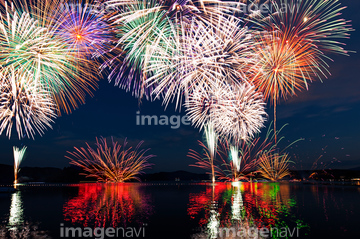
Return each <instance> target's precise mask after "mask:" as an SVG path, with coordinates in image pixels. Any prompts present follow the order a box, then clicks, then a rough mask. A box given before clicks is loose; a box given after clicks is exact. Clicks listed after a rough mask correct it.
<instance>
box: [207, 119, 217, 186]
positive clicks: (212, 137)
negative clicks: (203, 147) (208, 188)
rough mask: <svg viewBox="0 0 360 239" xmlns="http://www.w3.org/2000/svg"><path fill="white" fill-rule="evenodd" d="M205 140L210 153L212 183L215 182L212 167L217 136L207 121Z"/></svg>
mask: <svg viewBox="0 0 360 239" xmlns="http://www.w3.org/2000/svg"><path fill="white" fill-rule="evenodd" d="M204 135H205V142H206V144H207V148H208V149H209V153H210V155H209V156H210V158H209V161H210V164H211V176H212V183H215V169H214V160H215V156H216V151H217V144H218V136H217V134H216V132H215V129H214V126H213V125H212V124H211V123H208V124H207V126H206V127H205V132H204Z"/></svg>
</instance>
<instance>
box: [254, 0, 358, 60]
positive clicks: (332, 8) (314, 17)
mask: <svg viewBox="0 0 360 239" xmlns="http://www.w3.org/2000/svg"><path fill="white" fill-rule="evenodd" d="M272 7H273V12H275V13H274V14H270V15H269V16H268V17H266V18H263V20H262V21H261V25H262V27H263V28H264V29H266V30H269V29H270V30H272V29H273V28H274V27H275V29H276V30H278V31H280V32H281V33H284V34H290V35H292V36H297V37H299V38H300V39H301V41H302V42H303V44H306V43H309V44H312V45H315V46H316V47H317V48H318V49H319V50H320V51H322V52H331V53H337V54H345V55H346V54H347V53H348V51H346V50H345V49H344V48H343V45H345V44H343V43H341V42H339V41H337V40H341V39H346V38H349V36H350V34H349V32H351V31H353V29H352V27H351V24H350V21H347V20H345V19H342V18H340V17H339V16H340V15H341V12H342V11H343V10H344V9H345V8H346V7H342V6H341V3H340V1H339V0H326V1H322V0H299V1H288V0H280V1H273V2H272ZM284 7H286V9H284Z"/></svg>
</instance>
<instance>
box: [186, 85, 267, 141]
mask: <svg viewBox="0 0 360 239" xmlns="http://www.w3.org/2000/svg"><path fill="white" fill-rule="evenodd" d="M185 106H186V107H187V114H188V115H189V119H190V120H191V121H192V123H193V124H194V125H195V126H196V127H200V128H202V127H203V126H204V125H205V124H207V123H208V122H211V123H212V124H213V126H214V128H215V130H216V132H217V133H218V134H219V136H221V137H222V138H225V139H227V140H230V141H233V142H239V141H240V140H247V139H248V138H249V137H250V138H251V137H253V136H254V134H256V133H258V132H260V129H261V128H262V127H264V122H265V121H266V116H267V114H266V112H265V103H264V100H263V96H262V94H261V93H258V92H256V91H255V88H254V86H252V85H250V84H248V83H244V84H231V85H230V84H225V83H219V84H218V85H216V86H215V85H213V86H211V87H208V88H205V87H197V88H196V89H195V90H194V91H193V93H192V94H191V95H189V99H188V101H187V102H186V103H185Z"/></svg>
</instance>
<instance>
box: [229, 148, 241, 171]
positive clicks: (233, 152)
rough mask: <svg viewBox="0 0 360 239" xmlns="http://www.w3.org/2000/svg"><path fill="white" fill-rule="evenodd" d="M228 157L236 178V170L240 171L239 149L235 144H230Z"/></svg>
mask: <svg viewBox="0 0 360 239" xmlns="http://www.w3.org/2000/svg"><path fill="white" fill-rule="evenodd" d="M229 154H230V159H231V161H232V163H233V165H234V170H235V172H234V175H235V178H237V177H236V176H237V172H239V171H240V165H241V157H239V149H238V147H237V146H230V153H229Z"/></svg>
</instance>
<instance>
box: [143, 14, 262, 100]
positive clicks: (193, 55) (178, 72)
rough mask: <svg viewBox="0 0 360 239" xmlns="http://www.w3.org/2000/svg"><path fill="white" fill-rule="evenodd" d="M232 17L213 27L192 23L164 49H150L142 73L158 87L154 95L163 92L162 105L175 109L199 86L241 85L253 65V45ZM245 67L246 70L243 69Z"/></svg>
mask: <svg viewBox="0 0 360 239" xmlns="http://www.w3.org/2000/svg"><path fill="white" fill-rule="evenodd" d="M241 25H242V24H241V21H240V20H239V19H237V18H235V17H231V18H226V17H224V16H222V17H220V18H219V19H218V20H217V21H216V25H215V26H214V25H210V26H209V25H206V24H204V23H203V22H201V21H197V20H193V21H191V23H189V24H183V25H182V28H181V33H180V34H178V33H177V32H175V33H173V34H172V35H173V36H174V37H173V39H171V38H168V40H167V41H164V42H167V44H166V47H162V48H161V47H151V53H152V59H149V61H148V65H147V68H146V69H145V71H147V72H151V76H150V77H148V78H147V81H146V82H147V84H148V85H153V84H157V87H156V88H155V90H154V94H155V95H159V94H161V93H164V92H165V95H164V103H165V104H166V105H167V104H168V103H169V102H170V101H172V100H174V99H176V107H178V105H181V104H180V103H181V101H182V96H183V95H185V99H186V98H187V96H188V94H189V93H191V92H192V90H193V89H194V88H195V87H196V86H198V85H202V86H207V85H213V84H216V83H217V82H227V83H237V84H239V83H241V82H244V81H246V74H247V73H246V72H247V71H249V68H252V67H253V66H254V65H255V62H254V60H255V59H256V58H254V57H253V56H254V54H255V53H254V51H252V50H251V49H252V48H253V47H254V45H255V43H254V42H253V41H252V38H251V36H252V35H251V32H250V31H249V29H248V28H247V27H242V26H241ZM245 66H246V67H245Z"/></svg>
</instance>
